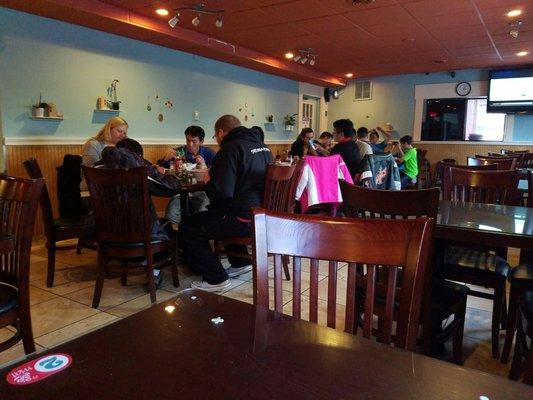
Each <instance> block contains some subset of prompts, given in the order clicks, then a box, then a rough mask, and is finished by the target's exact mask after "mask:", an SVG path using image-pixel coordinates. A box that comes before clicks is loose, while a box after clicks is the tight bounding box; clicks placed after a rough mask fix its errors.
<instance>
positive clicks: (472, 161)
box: [466, 157, 498, 169]
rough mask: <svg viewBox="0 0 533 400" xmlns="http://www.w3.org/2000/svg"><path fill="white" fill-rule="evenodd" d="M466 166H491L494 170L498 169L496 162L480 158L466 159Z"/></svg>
mask: <svg viewBox="0 0 533 400" xmlns="http://www.w3.org/2000/svg"><path fill="white" fill-rule="evenodd" d="M466 165H467V166H468V167H484V166H487V165H493V166H494V169H498V163H497V161H493V160H482V159H480V158H475V157H467V158H466Z"/></svg>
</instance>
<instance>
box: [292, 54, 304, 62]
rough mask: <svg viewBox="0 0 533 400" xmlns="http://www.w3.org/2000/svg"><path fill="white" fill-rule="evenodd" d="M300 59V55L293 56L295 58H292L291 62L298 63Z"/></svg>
mask: <svg viewBox="0 0 533 400" xmlns="http://www.w3.org/2000/svg"><path fill="white" fill-rule="evenodd" d="M300 58H302V56H301V55H300V54H298V55H297V56H295V57H294V58H293V61H294V62H298V61H300Z"/></svg>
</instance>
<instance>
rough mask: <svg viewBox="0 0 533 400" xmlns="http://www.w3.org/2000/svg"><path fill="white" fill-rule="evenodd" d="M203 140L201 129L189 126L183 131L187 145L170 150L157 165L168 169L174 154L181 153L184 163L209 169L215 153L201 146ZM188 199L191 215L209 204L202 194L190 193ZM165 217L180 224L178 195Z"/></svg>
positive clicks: (203, 133) (170, 203)
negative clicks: (201, 165) (204, 166)
mask: <svg viewBox="0 0 533 400" xmlns="http://www.w3.org/2000/svg"><path fill="white" fill-rule="evenodd" d="M204 138H205V132H204V130H203V129H202V128H201V127H199V126H195V125H191V126H189V127H188V128H187V129H185V140H186V143H187V144H186V145H185V146H180V147H177V148H176V149H170V150H169V152H168V154H167V155H166V156H165V157H163V158H162V159H160V160H159V161H158V162H157V164H158V165H160V166H161V167H165V168H169V167H170V163H172V162H174V160H175V158H176V152H177V151H181V152H183V153H184V154H185V160H186V162H188V163H197V164H203V165H206V166H207V167H208V168H209V167H210V166H211V162H212V161H213V157H214V156H215V152H214V151H213V150H211V149H210V148H209V147H205V146H202V144H203V143H204ZM189 199H190V202H191V211H192V212H193V213H197V212H200V211H205V209H206V206H207V204H209V200H208V199H207V196H206V195H205V193H204V192H193V193H190V194H189ZM165 217H166V218H168V219H169V220H171V221H172V223H174V224H179V223H180V220H181V203H180V195H177V196H174V197H173V198H172V199H170V201H169V203H168V205H167V208H166V210H165Z"/></svg>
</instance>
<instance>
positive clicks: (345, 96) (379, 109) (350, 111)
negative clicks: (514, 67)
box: [328, 70, 533, 142]
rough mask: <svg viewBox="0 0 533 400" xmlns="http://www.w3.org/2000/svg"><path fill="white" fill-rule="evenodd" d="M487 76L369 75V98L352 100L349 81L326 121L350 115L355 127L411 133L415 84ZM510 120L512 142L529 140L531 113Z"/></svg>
mask: <svg viewBox="0 0 533 400" xmlns="http://www.w3.org/2000/svg"><path fill="white" fill-rule="evenodd" d="M487 79H488V71H486V70H461V71H456V76H455V78H451V77H450V75H449V73H447V72H441V73H431V74H429V75H425V74H408V75H396V76H383V77H377V78H371V80H372V86H373V88H372V100H366V101H354V96H355V93H354V90H355V89H354V81H351V82H350V84H349V85H348V86H347V87H346V88H345V89H344V90H343V93H342V95H341V96H340V97H339V99H337V100H335V99H333V100H332V101H331V102H330V103H329V112H328V113H329V120H330V122H332V121H335V120H336V119H339V118H351V119H352V120H353V121H354V122H355V125H356V126H357V127H359V126H366V127H368V128H374V127H376V126H382V125H383V124H385V123H387V122H390V123H391V124H392V125H394V128H395V129H396V130H398V131H399V132H400V134H403V135H412V134H413V123H414V114H415V99H414V97H415V85H423V84H433V83H451V82H457V83H459V82H462V81H483V80H487ZM514 121H515V122H514V129H513V141H516V142H533V116H529V115H528V116H523V115H516V116H515V117H514ZM330 125H331V124H330Z"/></svg>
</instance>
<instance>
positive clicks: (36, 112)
mask: <svg viewBox="0 0 533 400" xmlns="http://www.w3.org/2000/svg"><path fill="white" fill-rule="evenodd" d="M32 109H33V116H34V117H38V118H43V117H44V116H45V115H44V113H45V110H47V109H48V104H47V103H44V102H43V101H42V94H41V93H39V101H38V102H37V103H36V104H34V105H33V106H32Z"/></svg>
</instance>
